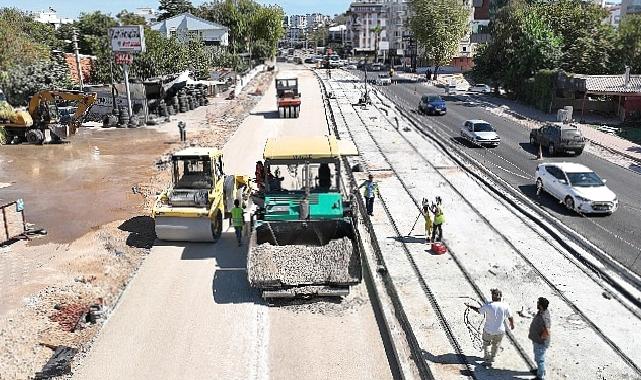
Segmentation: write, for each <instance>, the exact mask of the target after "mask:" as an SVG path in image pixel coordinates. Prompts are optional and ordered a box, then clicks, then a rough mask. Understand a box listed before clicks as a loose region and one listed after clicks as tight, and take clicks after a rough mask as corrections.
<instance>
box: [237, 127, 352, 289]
mask: <svg viewBox="0 0 641 380" xmlns="http://www.w3.org/2000/svg"><path fill="white" fill-rule="evenodd" d="M357 154H358V151H357V149H356V146H354V144H353V143H351V142H346V141H341V140H337V139H336V138H335V137H333V136H315V137H280V138H271V139H268V140H267V143H266V145H265V150H264V167H265V169H264V170H265V183H264V190H263V191H262V193H260V194H258V195H257V196H256V198H259V199H257V200H256V201H255V202H254V203H255V205H256V206H257V208H256V211H255V213H254V214H253V215H252V218H251V219H252V226H253V228H252V234H251V237H250V242H249V252H248V257H247V277H248V280H249V283H250V285H251V286H252V287H254V288H258V289H260V290H261V291H262V296H263V298H265V299H266V300H270V299H273V298H294V297H313V296H334V297H343V296H346V295H347V294H349V288H350V286H352V285H355V284H358V283H359V282H361V280H362V269H361V256H360V251H359V247H358V244H357V243H356V237H355V233H356V232H355V228H354V226H355V223H356V212H355V211H354V210H355V203H354V200H353V197H352V195H351V192H349V191H347V190H345V187H344V186H343V184H342V182H341V165H340V159H341V156H349V155H357ZM281 170H282V172H283V173H284V175H282V176H281Z"/></svg>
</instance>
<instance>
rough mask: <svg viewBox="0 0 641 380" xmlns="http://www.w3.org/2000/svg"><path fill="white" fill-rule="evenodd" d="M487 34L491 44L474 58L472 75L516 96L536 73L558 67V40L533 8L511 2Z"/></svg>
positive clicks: (559, 38) (496, 18)
mask: <svg viewBox="0 0 641 380" xmlns="http://www.w3.org/2000/svg"><path fill="white" fill-rule="evenodd" d="M490 34H491V35H492V41H491V42H489V43H488V44H487V46H485V47H483V48H480V49H479V51H478V52H477V55H476V56H475V59H474V62H475V67H474V71H473V74H474V75H475V76H477V77H479V78H485V79H487V80H491V81H494V82H495V83H496V84H502V85H504V86H505V87H506V89H508V90H509V91H511V92H513V93H514V94H516V95H518V92H519V90H521V89H522V86H523V83H524V81H525V80H526V79H528V78H531V77H532V76H534V74H535V73H536V72H537V71H539V70H541V69H554V68H556V67H558V65H559V62H560V57H561V45H562V38H561V37H559V36H557V35H555V34H554V32H553V31H552V30H551V28H550V27H549V26H548V25H547V24H546V23H545V22H544V20H543V19H542V17H540V16H539V15H538V14H537V12H536V9H535V8H534V6H531V5H529V4H527V3H525V2H520V1H513V2H511V3H510V4H509V5H508V6H506V7H503V8H501V9H500V10H499V11H498V12H497V14H496V17H495V19H494V20H493V21H492V23H491V24H490Z"/></svg>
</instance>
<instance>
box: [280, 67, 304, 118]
mask: <svg viewBox="0 0 641 380" xmlns="http://www.w3.org/2000/svg"><path fill="white" fill-rule="evenodd" d="M276 98H277V101H276V103H277V106H278V116H279V117H281V118H297V117H298V115H299V114H300V104H301V101H300V92H298V78H296V75H295V74H293V73H287V72H285V73H282V74H279V75H278V76H276Z"/></svg>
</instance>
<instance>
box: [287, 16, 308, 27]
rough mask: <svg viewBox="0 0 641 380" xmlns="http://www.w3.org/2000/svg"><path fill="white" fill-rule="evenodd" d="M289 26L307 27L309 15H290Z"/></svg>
mask: <svg viewBox="0 0 641 380" xmlns="http://www.w3.org/2000/svg"><path fill="white" fill-rule="evenodd" d="M289 26H290V27H292V28H299V29H307V15H291V16H289Z"/></svg>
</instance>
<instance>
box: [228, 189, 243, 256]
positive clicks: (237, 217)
mask: <svg viewBox="0 0 641 380" xmlns="http://www.w3.org/2000/svg"><path fill="white" fill-rule="evenodd" d="M244 214H245V210H243V209H242V208H240V201H239V200H238V199H235V200H234V208H232V209H231V222H232V224H233V226H234V230H236V240H238V246H239V247H240V245H241V240H240V239H241V236H242V235H243V226H244V225H245V215H244Z"/></svg>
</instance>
